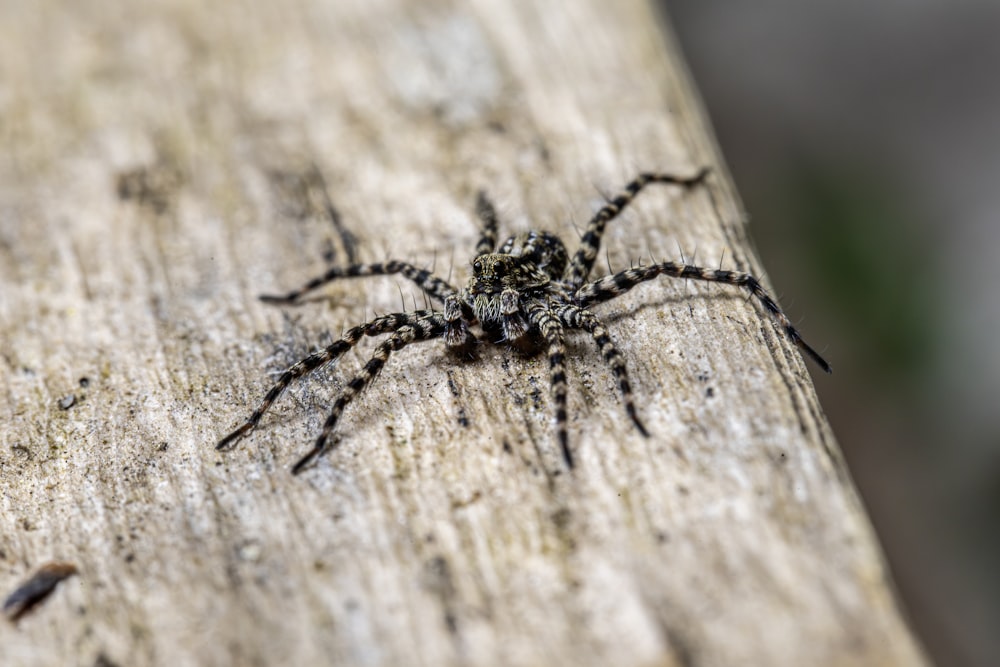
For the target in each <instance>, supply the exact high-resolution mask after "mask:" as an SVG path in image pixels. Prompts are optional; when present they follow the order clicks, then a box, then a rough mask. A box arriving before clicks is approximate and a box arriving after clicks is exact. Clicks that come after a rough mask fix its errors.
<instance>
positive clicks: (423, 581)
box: [0, 0, 924, 665]
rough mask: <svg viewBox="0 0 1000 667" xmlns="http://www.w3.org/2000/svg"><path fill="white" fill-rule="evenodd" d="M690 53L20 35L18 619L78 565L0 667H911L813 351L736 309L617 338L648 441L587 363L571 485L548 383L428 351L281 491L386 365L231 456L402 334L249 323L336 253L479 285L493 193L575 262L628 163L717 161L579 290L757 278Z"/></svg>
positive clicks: (20, 9) (14, 544)
mask: <svg viewBox="0 0 1000 667" xmlns="http://www.w3.org/2000/svg"><path fill="white" fill-rule="evenodd" d="M673 48H674V47H673V44H672V42H671V40H670V39H669V37H667V38H665V37H664V35H663V31H662V30H661V28H660V24H659V22H658V21H657V17H656V16H654V15H653V14H652V13H651V11H650V9H649V7H648V6H647V4H646V3H644V2H642V1H640V0H628V1H625V2H617V3H606V2H600V1H598V0H587V1H583V0H574V1H573V2H563V3H532V2H520V1H518V2H489V1H487V0H477V1H474V2H470V3H468V4H459V3H451V2H445V1H443V0H442V1H435V2H422V3H417V2H410V3H407V2H404V1H403V0H380V1H371V0H350V1H339V2H335V3H321V2H312V1H309V0H299V1H298V2H289V3H280V4H279V3H263V2H261V3H257V2H249V1H244V2H233V3H212V4H205V3H200V4H199V3H187V2H180V1H172V2H171V1H167V0H162V1H160V2H146V3H141V4H122V3H112V2H108V1H106V0H105V1H101V0H96V1H94V2H88V3H70V2H55V1H54V0H49V1H45V0H39V1H38V2H33V3H16V2H15V3H3V4H2V5H0V132H2V134H3V139H4V151H3V152H2V155H0V281H2V285H0V288H2V291H0V341H2V356H0V360H2V361H0V363H2V367H3V372H2V387H3V393H2V394H0V415H2V416H0V489H2V494H0V503H2V504H0V509H2V514H0V527H2V536H3V537H2V542H0V587H3V591H2V592H3V593H4V594H6V593H7V592H9V591H10V590H13V588H14V587H15V586H16V585H17V584H18V582H20V581H21V580H23V579H24V577H25V576H26V575H27V574H28V573H29V572H30V571H31V570H32V569H33V568H35V567H36V566H38V565H41V564H42V563H44V562H46V561H50V560H65V561H69V562H71V563H73V564H74V565H76V567H77V568H78V569H79V576H77V577H75V578H72V579H70V580H68V581H66V582H64V583H63V584H61V587H60V588H59V589H58V590H57V591H56V592H55V593H54V594H53V595H52V596H51V597H50V598H49V599H48V600H47V601H46V602H45V603H44V604H42V605H41V606H40V608H39V609H38V610H36V611H35V612H34V613H32V614H30V615H27V616H25V617H24V618H23V619H22V620H21V621H20V622H19V623H18V625H16V626H15V625H13V624H9V623H3V624H0V651H2V652H0V659H2V661H3V663H4V664H14V665H28V664H30V665H66V664H83V665H93V664H118V665H146V664H151V665H152V664H156V665H164V664H171V665H173V664H200V665H206V664H279V663H280V664H323V663H335V664H434V665H446V664H473V665H480V664H481V665H495V664H509V665H538V664H573V665H606V664H616V665H625V664H631V665H645V664H684V665H732V664H769V665H778V664H789V665H791V664H796V665H798V664H811V665H841V664H852V665H854V664H893V665H913V664H922V663H923V661H924V659H923V657H922V654H921V652H920V649H919V648H918V646H917V645H916V643H915V641H914V640H913V639H912V637H911V636H910V634H909V632H908V630H907V628H906V626H905V624H904V622H903V621H902V620H901V618H900V615H899V611H898V609H897V605H896V602H895V601H894V599H893V595H892V591H891V587H890V585H889V583H888V581H887V576H886V571H885V568H884V565H883V563H882V559H881V556H880V553H879V551H878V547H877V544H876V542H875V540H874V537H873V535H872V533H871V529H870V527H869V525H868V522H867V520H866V518H865V516H864V513H863V510H862V508H861V506H860V503H859V501H858V499H857V497H856V495H855V492H854V490H853V488H852V486H851V483H850V480H849V477H848V474H847V472H846V470H845V469H844V466H843V462H842V461H841V459H840V457H839V454H838V451H837V446H836V443H835V440H834V437H833V435H832V434H831V432H830V430H829V427H828V425H827V423H826V420H825V418H824V417H823V414H822V410H821V408H820V406H819V404H818V402H817V399H816V396H815V394H814V393H813V389H812V385H811V381H810V379H809V376H808V375H807V373H806V367H805V365H804V363H803V361H802V359H801V358H800V356H799V354H798V353H797V352H796V351H795V349H794V347H792V346H790V344H789V343H788V341H786V340H785V339H784V338H783V337H782V335H781V332H780V330H779V329H778V328H776V327H775V326H774V325H773V323H771V322H769V321H766V320H762V318H761V312H760V310H759V308H758V307H757V306H756V305H755V304H754V303H753V302H750V301H747V299H746V298H745V296H744V295H742V294H740V293H734V291H733V290H731V289H726V288H724V287H720V286H701V285H694V284H687V283H685V282H681V281H670V280H667V279H663V280H661V281H658V282H655V283H651V284H647V285H644V286H643V287H641V288H637V289H635V290H633V291H632V292H631V293H630V294H629V295H627V296H626V297H623V298H621V299H619V300H616V301H615V302H613V303H610V304H608V305H606V306H602V307H601V308H600V309H599V312H600V313H601V314H602V315H603V316H605V317H606V318H607V319H608V321H609V322H610V329H611V331H612V334H613V335H614V337H615V340H616V341H617V343H618V345H619V347H620V348H621V350H622V352H623V354H624V355H625V357H626V359H627V361H628V363H629V367H630V371H631V375H632V379H633V386H634V389H635V392H636V394H637V397H638V399H639V401H640V410H641V413H642V416H643V418H644V420H645V422H646V424H647V426H648V427H649V429H650V431H651V432H652V437H651V438H649V439H645V438H643V437H641V435H639V434H638V433H637V432H636V431H635V429H634V428H633V427H632V425H631V423H630V422H629V421H628V419H627V418H626V416H625V414H624V411H623V410H622V409H621V405H620V401H619V399H618V397H617V395H616V392H615V390H614V384H613V381H612V379H611V377H610V374H609V372H608V371H607V370H606V369H605V368H604V367H603V366H602V364H601V363H600V359H599V358H598V356H597V354H596V351H595V350H594V349H593V345H592V343H591V341H589V340H587V339H586V337H583V336H581V337H574V339H573V340H572V342H571V347H570V350H571V354H570V361H569V375H570V382H571V388H570V418H571V433H570V435H571V438H572V444H573V447H574V451H575V452H576V455H577V460H578V466H577V468H576V470H574V471H573V472H572V473H571V474H568V473H567V472H566V471H565V470H564V469H563V466H562V462H561V459H560V456H559V452H558V449H557V447H556V446H555V443H554V441H553V438H552V422H551V416H550V415H551V412H550V407H549V401H548V388H547V366H546V363H545V361H544V359H540V358H530V359H525V358H522V357H519V356H517V355H516V354H513V353H511V352H510V351H508V350H505V349H502V348H489V349H484V350H483V351H482V353H481V354H480V355H479V359H478V360H476V361H474V362H471V363H463V362H462V360H460V359H456V358H455V357H454V356H451V355H449V354H448V353H447V352H446V351H445V350H444V347H443V345H442V344H440V343H430V344H425V345H420V346H414V347H413V348H412V349H407V350H405V351H403V352H400V353H399V355H398V357H397V358H393V359H392V360H391V361H390V364H389V365H388V367H387V368H386V369H385V371H384V372H383V374H382V376H381V377H380V379H379V381H378V382H377V383H376V385H375V386H374V387H373V388H372V389H371V391H369V392H367V393H366V394H365V396H364V397H363V398H362V399H360V400H359V401H358V402H357V403H355V404H353V405H351V406H350V408H349V409H348V411H347V413H346V414H345V417H344V420H343V422H342V424H341V426H340V428H339V429H338V432H339V435H340V437H341V440H340V446H339V449H337V450H336V451H335V452H333V453H332V455H330V456H328V457H326V458H324V459H323V460H322V461H321V462H320V463H319V465H318V466H316V467H315V468H313V469H311V470H309V471H307V472H306V473H304V474H303V475H301V476H300V477H297V478H295V477H292V476H291V475H290V474H289V473H288V467H289V465H290V464H291V463H293V462H294V461H295V460H296V459H297V457H298V456H299V455H300V454H301V453H302V452H303V451H304V450H305V449H307V448H308V446H309V445H310V443H311V441H312V438H313V437H315V435H316V433H317V432H318V430H319V427H320V425H321V423H322V421H323V419H324V418H325V410H326V408H327V407H328V406H329V404H330V403H331V402H332V400H333V397H334V396H335V395H336V393H337V391H338V390H339V389H340V388H341V387H342V386H344V383H345V381H346V380H347V379H348V378H349V377H350V374H351V373H353V372H354V371H355V370H356V369H357V368H358V367H359V366H360V364H361V363H362V362H363V359H364V358H365V356H366V354H368V353H370V352H371V350H372V344H371V341H365V342H363V343H362V344H361V345H360V346H359V351H358V353H357V354H351V355H348V356H347V357H345V358H344V359H343V360H342V362H341V363H340V364H338V365H337V366H335V367H333V368H330V369H324V370H322V371H319V372H317V373H316V374H315V377H313V379H312V380H311V381H308V382H303V383H300V384H299V385H297V386H295V387H293V388H292V390H290V391H289V392H288V394H287V395H286V396H285V397H284V398H283V400H282V401H281V402H280V403H279V404H278V405H277V406H276V408H275V410H274V411H273V413H272V414H270V415H269V416H268V417H266V418H265V420H264V423H263V424H262V427H261V428H260V429H259V430H258V431H257V432H256V433H254V434H253V435H252V436H251V437H250V438H248V439H247V440H245V441H244V442H243V443H241V444H240V446H239V447H238V448H237V449H236V450H235V451H234V452H231V453H217V452H216V451H215V450H214V449H213V444H214V443H215V442H216V440H217V439H218V438H219V437H220V436H221V435H223V434H224V433H225V432H226V431H227V430H229V429H230V428H232V427H234V426H236V425H237V424H238V423H239V422H240V420H242V419H244V418H245V417H246V416H247V415H248V413H249V411H250V410H251V409H252V408H253V407H254V406H255V405H256V403H257V401H258V400H259V399H260V397H261V396H262V395H263V392H264V391H265V390H266V388H267V387H268V385H269V382H270V381H271V380H272V379H273V377H274V374H275V373H277V372H279V371H280V370H281V369H283V368H284V367H286V366H287V365H288V364H290V363H292V362H293V361H295V360H297V359H298V358H300V357H301V356H303V355H304V354H306V353H307V352H309V351H310V350H312V349H314V348H315V347H317V346H319V345H321V344H324V343H325V342H329V341H330V340H331V338H335V337H337V336H338V335H339V334H340V332H341V331H342V330H343V329H344V328H346V327H347V326H350V325H353V324H356V323H358V322H361V321H363V320H364V319H365V318H366V317H370V316H371V314H372V313H373V312H387V311H392V310H395V309H398V308H399V307H400V305H399V304H400V300H401V299H402V301H403V302H404V307H406V308H409V307H412V305H413V304H414V303H417V304H418V305H419V304H421V302H422V297H420V296H418V295H417V293H416V291H415V290H414V289H413V288H412V287H411V286H409V285H407V284H404V281H400V280H394V279H388V278H371V279H366V280H356V281H344V282H343V283H341V284H336V285H332V286H330V287H329V288H328V289H326V290H325V291H324V293H323V294H324V295H326V297H328V298H319V299H316V300H313V301H311V302H309V303H307V304H305V305H302V306H299V307H295V308H277V307H274V306H269V305H266V304H262V303H261V302H259V301H258V300H257V299H256V295H257V294H258V293H260V292H263V291H272V292H273V291H276V290H283V289H288V288H291V287H294V286H296V285H298V284H300V283H301V281H303V280H304V279H306V278H308V277H311V276H312V275H315V274H317V273H319V272H321V271H322V270H323V269H324V268H325V267H326V266H327V263H328V262H330V261H332V262H335V263H344V262H346V261H347V260H348V258H349V257H352V256H356V257H357V258H358V259H359V260H361V261H375V260H381V259H384V258H386V257H397V258H401V259H406V260H409V261H413V262H415V263H417V264H418V265H433V266H434V267H435V269H436V270H437V271H439V272H440V273H442V274H447V275H451V276H452V278H453V279H454V280H455V281H456V282H461V281H463V280H464V279H465V278H466V276H467V275H468V265H467V259H468V257H469V256H470V253H471V250H472V247H473V245H474V243H475V239H476V236H477V229H476V222H475V219H474V212H473V201H474V196H475V192H476V191H477V190H478V189H480V188H485V189H487V190H488V191H489V192H490V193H491V194H492V196H493V197H494V199H495V200H496V201H497V203H498V206H499V210H500V214H501V216H502V218H503V227H504V229H503V230H502V231H506V232H510V231H518V230H523V229H527V228H529V227H545V228H548V229H550V230H552V231H555V232H557V233H559V234H560V235H562V236H563V237H564V238H567V239H575V238H576V234H577V233H578V230H579V229H580V228H581V227H582V226H583V225H584V224H585V223H586V220H587V217H588V216H589V215H590V214H591V213H592V212H593V210H594V209H595V207H596V206H599V205H600V204H601V203H602V199H601V193H611V192H612V191H614V190H615V189H616V188H618V187H620V186H622V185H623V184H624V183H625V182H626V181H627V180H628V179H629V178H630V177H631V176H632V175H634V173H636V172H637V171H639V170H641V169H656V170H663V171H672V172H677V173H690V172H693V171H694V170H696V169H697V168H699V167H701V166H705V165H709V166H711V167H712V168H713V175H712V177H711V179H710V181H709V183H708V185H707V186H706V187H704V188H700V189H696V190H692V191H690V192H686V193H685V192H683V191H681V190H680V189H678V188H670V187H662V188H659V189H655V190H651V191H650V192H648V193H643V195H642V196H641V198H640V199H639V200H638V201H637V203H636V206H635V208H634V209H631V210H630V211H629V212H628V213H627V214H626V215H625V216H624V217H623V219H622V220H619V221H617V222H616V223H614V224H613V225H612V226H611V227H610V228H609V232H608V235H607V241H608V242H607V249H608V250H607V257H606V259H605V258H602V260H601V263H602V264H610V266H612V267H614V268H616V269H620V268H624V267H625V266H627V265H628V263H629V262H630V261H636V260H639V259H642V258H647V259H648V258H649V257H650V256H653V257H657V258H669V257H673V258H675V259H676V258H677V256H678V247H679V248H681V249H683V250H684V251H685V252H686V253H688V254H689V255H690V254H693V253H694V252H695V251H697V257H698V258H699V259H701V260H702V261H704V262H705V263H708V264H714V263H716V262H719V261H720V260H722V257H723V254H725V259H724V264H725V265H726V266H727V267H731V268H739V269H743V270H751V271H754V272H758V273H759V272H760V270H761V267H760V265H759V264H758V262H757V260H756V258H755V257H754V255H753V252H752V249H751V248H750V247H749V243H748V241H747V229H746V224H745V219H744V216H743V214H742V212H741V210H740V207H739V203H738V201H737V198H736V195H735V193H734V191H733V190H732V186H731V184H730V183H729V180H728V177H727V174H726V171H725V168H724V166H723V165H722V163H721V159H720V157H719V156H718V154H717V151H716V149H715V147H714V145H713V143H712V139H711V136H710V134H709V132H708V130H707V127H706V124H705V120H704V117H703V114H702V113H701V111H700V109H699V108H698V103H697V99H696V96H695V94H694V93H693V91H692V89H691V88H690V86H689V84H688V82H687V80H686V78H685V74H684V71H683V67H682V65H681V64H680V59H679V58H678V56H677V55H676V53H675V52H674V51H673ZM401 295H402V296H401ZM809 307H812V308H821V307H822V304H810V305H809ZM807 333H808V334H812V336H813V337H814V338H815V339H817V340H819V341H822V332H816V331H809V332H807ZM833 356H835V354H834V355H833ZM71 397H72V398H71ZM102 661H103V662H102Z"/></svg>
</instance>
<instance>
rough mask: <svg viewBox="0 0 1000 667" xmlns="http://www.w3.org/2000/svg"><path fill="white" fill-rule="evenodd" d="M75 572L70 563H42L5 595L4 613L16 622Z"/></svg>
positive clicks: (73, 566) (74, 567)
mask: <svg viewBox="0 0 1000 667" xmlns="http://www.w3.org/2000/svg"><path fill="white" fill-rule="evenodd" d="M76 573H77V569H76V566H75V565H73V564H72V563H65V562H59V561H53V562H51V563H46V564H44V565H42V566H41V567H39V568H38V569H37V570H35V572H34V573H33V574H32V575H31V576H30V577H28V579H27V580H26V581H25V582H24V583H22V584H21V585H20V586H18V587H17V588H16V589H15V590H14V592H13V593H11V594H10V595H8V596H7V599H6V600H4V603H3V613H4V615H5V616H6V617H7V618H8V619H9V620H10V621H11V622H12V623H16V622H17V621H18V620H20V619H21V617H23V616H24V615H25V614H27V613H28V612H30V611H31V610H32V609H34V608H35V607H36V606H37V605H38V604H39V603H40V602H42V601H43V600H45V598H47V597H48V596H49V595H50V594H51V593H52V591H54V590H55V588H56V586H57V585H58V584H59V582H60V581H62V580H63V579H66V578H67V577H71V576H73V575H74V574H76Z"/></svg>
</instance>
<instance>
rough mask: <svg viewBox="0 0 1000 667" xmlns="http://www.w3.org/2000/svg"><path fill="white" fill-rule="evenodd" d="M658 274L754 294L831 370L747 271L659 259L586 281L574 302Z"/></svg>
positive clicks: (612, 293) (599, 297)
mask: <svg viewBox="0 0 1000 667" xmlns="http://www.w3.org/2000/svg"><path fill="white" fill-rule="evenodd" d="M659 275H666V276H671V277H673V278H691V279H693V280H704V281H707V282H715V283H725V284H727V285H735V286H737V287H742V288H744V289H746V290H747V291H748V292H750V293H751V294H753V295H754V296H755V297H757V300H758V301H760V303H761V305H763V306H764V308H765V310H767V311H768V312H769V313H770V314H771V316H772V317H773V318H774V319H775V320H776V321H777V322H778V325H779V326H781V328H782V329H784V330H785V334H786V335H787V336H788V337H789V338H790V339H791V340H792V342H793V343H795V344H796V345H797V346H798V348H799V349H800V350H801V351H802V353H803V354H805V355H806V356H807V357H809V358H810V359H812V360H813V361H814V362H815V363H816V364H817V365H818V366H819V367H820V368H822V369H823V370H824V371H826V372H827V373H832V372H833V369H832V368H830V364H828V363H827V362H826V360H825V359H823V357H821V356H820V355H819V353H818V352H817V351H816V350H814V349H813V348H812V347H810V346H809V344H808V343H806V342H805V341H804V340H803V339H802V335H801V334H800V333H799V332H798V330H797V329H796V328H795V327H794V326H792V323H791V322H790V321H789V319H788V316H786V315H785V313H784V312H782V310H781V308H779V307H778V304H777V303H776V302H775V301H774V299H772V298H771V295H769V294H768V293H767V291H765V290H764V288H763V286H762V285H761V284H760V281H759V280H758V279H757V278H755V277H754V276H752V275H750V274H749V273H742V272H740V271H724V270H722V269H707V268H703V267H700V266H690V265H688V264H683V263H680V264H679V263H677V262H660V263H658V264H651V265H649V266H641V267H637V268H634V269H628V270H625V271H622V272H620V273H616V274H615V275H613V276H605V277H604V278H600V279H598V280H595V281H593V282H591V283H588V284H586V285H584V286H583V287H581V288H580V289H578V290H577V292H576V301H577V303H578V304H580V306H582V307H584V308H586V307H587V306H591V305H593V304H595V303H601V302H603V301H607V300H609V299H613V298H615V297H616V296H620V295H622V294H624V293H625V292H627V291H629V290H630V289H632V288H633V287H635V286H636V285H638V284H639V283H641V282H645V281H647V280H652V279H653V278H656V277H657V276H659Z"/></svg>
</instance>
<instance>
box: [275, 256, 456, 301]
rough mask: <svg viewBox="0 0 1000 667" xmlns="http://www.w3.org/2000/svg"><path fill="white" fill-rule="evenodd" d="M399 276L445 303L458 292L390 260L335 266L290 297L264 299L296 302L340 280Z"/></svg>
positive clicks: (435, 277)
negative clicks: (396, 274) (360, 277)
mask: <svg viewBox="0 0 1000 667" xmlns="http://www.w3.org/2000/svg"><path fill="white" fill-rule="evenodd" d="M394 273H398V274H401V275H402V276H404V277H405V278H408V279H410V280H411V281H413V282H414V283H415V284H416V285H417V287H419V288H420V289H422V290H423V291H424V292H426V293H427V294H428V295H429V296H431V297H432V298H434V299H437V300H438V301H444V300H445V299H446V298H447V297H448V296H450V295H452V294H454V293H455V288H454V287H452V286H451V285H449V284H448V283H447V282H445V281H444V280H441V279H440V278H438V277H437V276H435V275H434V274H432V273H431V272H430V271H427V270H426V269H418V268H417V267H415V266H413V265H412V264H409V263H407V262H400V261H398V260H389V261H388V262H378V263H375V264H352V265H351V266H343V267H341V266H335V267H332V268H330V269H328V270H327V271H326V273H324V274H323V275H321V276H317V277H316V278H313V279H312V280H310V281H309V282H307V283H306V284H305V285H303V286H302V287H300V288H298V289H296V290H292V291H291V292H288V293H287V294H277V295H275V294H261V295H260V300H261V301H265V302H267V303H284V304H289V303H295V302H297V301H298V300H299V299H300V298H301V297H302V296H304V295H305V294H307V293H309V292H311V291H313V290H314V289H316V288H317V287H321V286H323V285H325V284H327V283H329V282H333V281H334V280H337V279H339V278H357V277H359V276H384V275H390V274H394Z"/></svg>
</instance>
